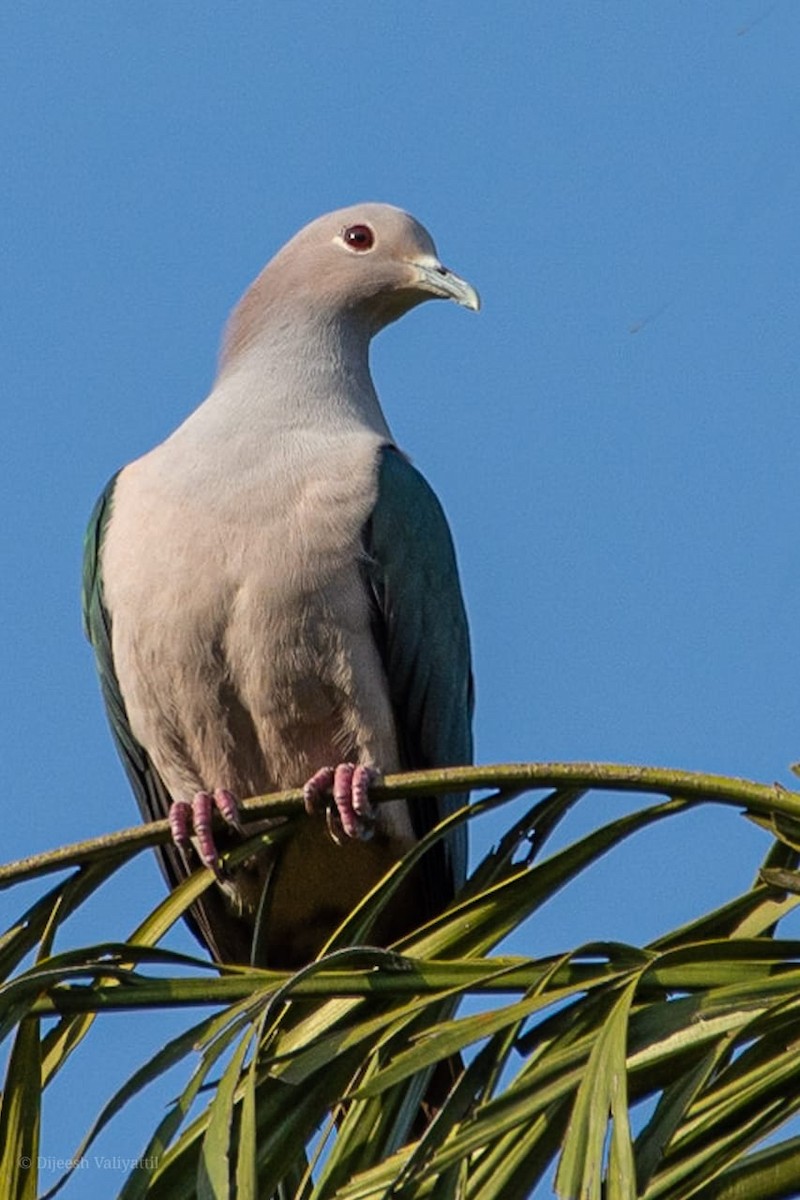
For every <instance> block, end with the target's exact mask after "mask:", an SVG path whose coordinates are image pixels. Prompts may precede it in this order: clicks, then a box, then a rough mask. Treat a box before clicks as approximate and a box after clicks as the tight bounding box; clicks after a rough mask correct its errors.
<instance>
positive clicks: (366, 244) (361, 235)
mask: <svg viewBox="0 0 800 1200" xmlns="http://www.w3.org/2000/svg"><path fill="white" fill-rule="evenodd" d="M342 237H343V238H344V244H345V245H346V246H349V247H350V249H351V250H370V249H371V248H372V246H374V244H375V234H374V233H373V232H372V230H371V229H370V227H369V225H350V226H348V228H347V229H345V231H344V233H343V234H342Z"/></svg>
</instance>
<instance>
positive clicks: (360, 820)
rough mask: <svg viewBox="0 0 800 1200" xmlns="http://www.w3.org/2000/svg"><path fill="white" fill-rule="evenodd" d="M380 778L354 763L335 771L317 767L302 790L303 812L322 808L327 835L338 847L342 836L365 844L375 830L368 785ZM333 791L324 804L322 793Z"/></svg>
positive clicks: (336, 768) (370, 768)
mask: <svg viewBox="0 0 800 1200" xmlns="http://www.w3.org/2000/svg"><path fill="white" fill-rule="evenodd" d="M379 778H380V773H379V772H378V771H376V770H375V769H374V768H373V767H363V766H357V765H356V764H355V763H339V765H338V767H335V768H334V767H321V768H320V769H319V771H316V772H315V773H314V774H313V775H312V776H311V778H310V779H309V780H308V782H307V783H306V785H305V787H304V788H303V800H304V801H305V806H306V811H307V812H310V813H314V812H318V811H319V810H320V808H322V807H323V806H324V807H325V816H326V818H327V822H328V832H329V833H330V835H331V837H332V838H333V840H334V841H335V842H336V843H338V844H339V845H341V844H342V835H344V837H346V838H355V839H356V840H357V841H361V842H366V841H369V839H370V838H371V837H372V835H373V833H374V827H375V810H374V809H373V807H372V805H371V804H370V802H369V785H370V784H371V783H375V781H376V780H377V779H379ZM331 790H332V791H333V804H330V802H328V803H326V799H325V793H326V792H328V791H331Z"/></svg>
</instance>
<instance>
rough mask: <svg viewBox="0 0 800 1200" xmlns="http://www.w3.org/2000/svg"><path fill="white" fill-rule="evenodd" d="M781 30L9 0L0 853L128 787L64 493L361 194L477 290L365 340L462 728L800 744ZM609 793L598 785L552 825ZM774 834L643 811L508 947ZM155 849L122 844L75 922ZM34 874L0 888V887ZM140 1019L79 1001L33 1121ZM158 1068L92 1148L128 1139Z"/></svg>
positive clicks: (70, 832)
mask: <svg viewBox="0 0 800 1200" xmlns="http://www.w3.org/2000/svg"><path fill="white" fill-rule="evenodd" d="M799 49H800V7H797V6H795V5H793V4H790V3H787V2H786V0H783V2H779V3H774V4H770V3H766V2H765V3H759V0H746V2H741V3H740V2H738V0H710V2H708V3H705V4H703V5H698V4H697V3H695V2H694V0H671V2H670V3H669V4H663V5H653V4H650V5H644V4H642V3H640V0H595V2H592V0H584V2H583V3H570V2H565V3H562V4H558V5H554V4H545V3H540V2H539V0H504V2H501V3H499V4H497V5H494V6H487V5H484V4H477V3H474V2H473V3H468V4H464V3H463V2H458V3H456V2H454V0H444V2H441V3H439V4H436V5H430V4H424V3H421V2H419V0H409V2H407V3H404V4H397V5H392V6H388V5H385V6H378V5H373V6H366V5H363V4H356V3H352V2H350V0H344V2H341V3H332V4H329V5H317V4H312V3H309V2H308V0H294V2H292V3H288V2H284V3H281V4H276V3H273V4H267V3H261V4H257V3H242V4H236V5H233V4H225V5H219V4H210V3H207V2H200V3H198V2H197V0H193V2H192V3H188V0H171V2H170V3H169V4H163V5H162V4H156V3H154V2H153V0H149V2H148V0H140V2H139V3H132V2H131V0H127V2H123V0H117V2H116V3H114V4H108V3H99V2H96V0H92V2H83V3H81V4H79V5H33V4H32V5H7V6H4V8H3V11H2V13H0V96H1V97H2V117H0V157H1V158H2V161H3V164H4V175H5V186H4V187H3V189H2V191H0V222H1V223H2V228H3V230H4V233H5V236H4V238H3V251H2V253H3V260H4V261H3V270H2V287H3V293H4V294H3V303H2V308H1V311H0V322H1V323H2V344H3V347H4V384H5V386H4V392H5V396H6V400H5V406H4V412H5V414H6V415H5V427H6V433H5V437H4V438H3V447H2V455H3V469H2V472H1V473H0V487H2V491H3V506H4V511H5V513H6V520H5V521H4V522H3V534H2V536H3V541H4V548H3V562H4V563H5V568H4V572H3V577H4V579H3V588H2V592H1V595H2V617H3V624H2V628H3V647H4V652H3V676H4V679H5V684H4V688H3V700H2V726H1V727H2V746H3V765H4V774H5V778H6V788H7V812H8V814H9V819H8V820H7V822H6V831H5V848H4V852H3V858H4V859H13V858H16V857H20V856H22V855H24V854H27V853H31V852H33V851H36V850H40V849H45V848H47V847H50V846H52V845H56V844H60V843H63V842H71V841H75V840H78V839H80V838H84V837H90V836H92V835H94V834H98V833H101V832H104V831H106V830H109V829H114V828H119V827H123V826H126V825H129V824H132V823H133V822H134V820H135V817H136V810H135V805H134V802H133V799H132V797H131V796H130V795H129V793H128V789H127V786H126V784H125V781H124V779H123V777H122V773H121V770H120V768H119V766H118V764H117V761H116V758H115V755H114V751H113V748H112V745H111V742H110V738H109V736H108V733H107V730H106V727H105V721H104V717H103V714H102V710H101V705H100V701H99V697H98V693H97V689H96V685H95V681H94V677H93V668H92V663H91V656H90V653H89V651H88V648H87V646H86V645H85V644H84V642H83V640H82V636H81V631H80V620H79V608H78V585H79V571H80V548H81V538H82V533H83V527H84V525H85V521H86V518H87V516H88V513H89V511H90V508H91V505H92V503H93V501H94V498H95V496H96V495H97V493H98V492H99V490H100V489H101V488H102V486H103V484H104V482H105V480H106V479H107V478H108V476H109V475H110V474H111V473H112V472H113V471H114V470H115V469H116V468H117V467H118V466H119V465H121V464H122V463H124V462H126V461H128V460H129V459H131V458H132V457H135V456H136V455H137V454H139V453H142V452H143V451H145V450H146V449H148V448H149V447H151V446H152V445H153V444H154V443H156V442H158V441H160V440H161V439H162V438H163V437H164V436H165V435H166V434H167V433H168V432H170V430H171V429H173V428H174V426H175V425H176V424H178V423H179V422H180V420H181V419H182V418H183V417H184V416H185V415H186V414H187V413H188V412H189V411H190V410H191V409H192V408H193V407H194V406H195V405H196V404H197V403H199V402H200V401H201V400H202V398H203V396H204V395H205V393H206V392H207V390H208V388H209V385H210V382H211V379H212V377H213V372H214V364H215V356H216V350H217V345H218V341H219V335H220V330H221V327H222V324H223V321H224V319H225V316H226V314H227V312H228V311H229V309H230V307H231V305H232V304H233V303H234V301H235V300H236V299H237V297H238V295H239V294H240V293H241V292H242V290H243V289H244V288H245V287H246V285H247V284H248V282H249V281H250V279H251V278H252V277H253V276H254V275H255V274H256V273H257V271H258V270H259V269H260V267H261V266H262V265H263V263H264V262H265V261H266V259H267V258H268V257H270V255H271V254H272V253H273V252H274V251H275V250H276V249H277V248H278V247H279V246H280V245H281V244H282V243H283V242H284V241H285V240H286V238H287V237H289V236H290V235H291V234H292V233H293V232H295V230H296V229H297V228H299V227H300V226H301V225H303V224H304V223H305V222H306V221H307V220H309V219H311V218H312V217H314V216H316V215H318V214H319V213H321V212H324V211H327V210H329V209H331V208H336V207H338V206H340V205H343V204H348V203H352V202H355V201H358V200H361V199H370V200H372V199H375V200H386V201H389V202H391V203H395V204H399V205H401V206H402V207H405V208H407V209H409V210H410V211H412V212H413V213H414V214H415V215H416V216H418V217H419V218H420V219H421V220H422V221H423V222H424V223H425V224H426V225H427V226H428V228H429V229H430V230H431V232H432V234H433V236H434V238H435V239H436V241H437V243H438V247H439V250H440V252H441V254H442V257H443V259H444V261H445V262H447V263H448V264H449V265H451V266H452V267H453V268H454V269H455V270H457V271H458V272H459V273H461V274H463V275H465V276H466V277H467V278H469V279H470V280H471V281H472V282H473V283H474V284H475V285H476V286H477V287H478V288H479V290H480V291H481V294H482V297H483V302H484V309H483V311H482V312H481V313H480V314H479V316H478V317H475V316H473V315H471V314H468V313H465V312H463V311H460V310H457V309H456V308H455V307H454V306H451V305H426V306H424V307H423V308H421V309H418V310H416V311H415V312H414V313H412V314H411V315H410V316H409V317H408V318H406V319H405V320H404V321H403V322H402V323H401V324H399V325H396V326H394V327H392V328H391V329H390V330H389V331H388V332H386V333H385V334H383V335H382V336H381V338H380V339H379V340H378V342H377V343H376V345H375V348H374V356H373V357H374V374H375V377H376V380H377V383H378V387H379V391H380V393H381V395H382V397H383V400H384V407H385V409H386V412H387V415H388V418H389V421H390V424H391V426H392V428H393V430H394V432H395V434H396V436H397V439H398V441H399V442H400V443H401V445H403V447H404V448H405V449H406V450H408V451H409V453H410V454H411V455H412V457H413V458H414V460H415V462H416V463H417V465H418V466H420V467H421V468H422V470H423V471H424V472H425V474H426V475H427V476H428V478H429V479H430V481H431V482H432V483H433V485H434V487H435V488H436V490H437V491H438V493H439V495H440V497H441V498H442V501H443V503H444V505H445V508H446V510H447V513H448V515H449V517H450V521H451V524H452V527H453V532H454V536H455V539H456V543H457V547H458V552H459V559H460V563H461V569H462V575H463V583H464V589H465V592H466V596H467V601H468V608H469V614H470V620H471V626H472V632H473V641H474V653H475V670H476V677H477V685H478V711H477V721H476V729H477V751H478V758H479V761H481V762H494V761H506V760H520V759H526V760H528V759H554V760H555V759H603V760H616V761H622V762H642V763H655V764H662V765H671V766H676V767H686V768H698V769H706V770H713V771H720V772H724V773H727V774H741V775H746V776H750V777H753V778H757V779H762V780H765V781H770V780H772V779H778V780H781V781H782V782H783V783H785V784H786V785H788V786H791V783H792V776H791V775H790V773H789V771H788V765H789V763H790V762H792V761H793V760H794V759H796V758H800V722H799V721H798V703H797V692H798V682H797V681H798V679H800V652H799V650H798V636H797V619H796V609H797V605H796V596H797V594H798V590H799V589H800V566H799V565H798V555H797V533H796V526H797V507H798V501H797V494H798V492H797V462H798V456H799V455H798V452H799V451H800V422H799V421H798V414H797V378H798V366H799V365H800V363H799V362H798V359H799V358H800V348H799V347H800V340H799V339H798V336H797V330H798V317H800V284H799V283H798V280H800V221H798V211H797V196H798V192H799V191H800V154H798V121H797V111H798V73H797V61H798V50H799ZM618 810H619V806H618V802H617V801H616V800H614V799H612V798H606V799H601V798H595V799H592V800H590V801H588V803H587V805H586V806H585V807H584V810H583V813H582V814H579V815H578V817H576V818H575V822H576V823H575V824H574V826H573V832H574V831H575V830H577V829H580V828H586V827H587V824H588V823H591V822H593V821H596V820H599V819H600V817H601V815H602V814H605V813H606V812H607V813H609V814H611V813H616V812H617V811H618ZM491 835H492V829H491V828H489V829H488V830H483V831H479V834H478V837H477V841H478V843H479V844H480V845H483V846H485V845H486V844H487V842H488V840H489V839H490V838H491ZM766 846H767V842H766V839H765V837H764V835H763V834H761V833H760V832H759V831H757V830H755V829H753V828H751V827H750V826H749V825H748V824H747V823H746V822H745V821H743V820H742V819H741V818H739V817H738V816H737V815H736V814H734V813H733V812H731V811H725V812H722V813H720V812H703V813H697V814H694V815H692V816H691V817H684V818H682V819H681V820H678V821H674V822H673V823H672V824H671V825H669V826H664V825H660V826H659V827H658V828H657V829H656V830H652V831H650V832H649V833H647V834H645V835H642V836H641V837H640V838H639V839H638V841H637V842H636V844H635V846H633V847H632V848H631V850H630V851H628V852H627V853H621V854H619V853H618V854H616V855H613V856H611V857H610V858H609V859H608V860H607V861H606V862H604V863H603V864H601V865H600V867H599V868H598V869H597V870H596V871H595V872H594V873H593V874H592V875H591V876H589V877H588V878H587V881H586V882H585V883H581V884H580V885H578V886H576V887H574V888H573V889H570V890H569V891H568V892H567V893H565V895H564V897H563V899H562V900H561V901H560V903H559V904H557V905H554V906H553V908H552V910H548V911H546V912H545V913H543V914H541V915H540V916H539V917H538V918H537V921H536V922H535V923H534V925H533V926H532V927H531V929H530V930H529V931H528V933H527V934H526V942H525V947H524V948H525V949H526V950H527V951H528V952H530V953H534V954H537V953H543V952H546V951H549V950H552V949H554V948H559V949H566V948H568V947H571V946H574V945H578V944H580V943H581V942H582V941H585V940H587V939H589V938H600V937H603V938H606V937H614V938H619V939H624V940H630V941H634V942H641V941H644V940H646V939H648V938H650V937H653V936H655V935H656V934H657V933H658V932H660V931H661V930H662V929H664V928H667V927H669V926H671V925H675V924H678V923H679V922H680V921H682V920H685V919H688V918H689V917H690V916H692V915H694V914H697V913H699V912H700V911H703V910H704V909H705V908H707V907H709V906H710V905H712V904H713V903H716V902H718V901H721V900H723V899H724V898H726V897H728V896H730V895H733V894H734V893H735V892H736V891H738V890H741V889H742V888H743V887H745V886H747V884H748V883H749V881H750V879H751V877H752V875H753V873H754V871H755V869H756V867H757V864H758V861H759V859H760V857H761V856H762V854H763V853H764V851H765V849H766ZM160 889H161V880H160V876H159V875H158V873H157V870H156V868H155V866H154V863H153V862H151V861H150V860H142V862H141V863H139V864H137V865H136V866H135V867H134V868H132V869H131V870H130V871H129V872H128V874H127V876H126V877H125V881H124V882H123V884H121V885H120V886H119V887H117V889H116V890H115V891H114V892H113V894H111V898H110V899H109V901H107V903H106V904H105V905H103V906H102V908H101V911H97V909H95V910H93V911H91V912H87V914H86V915H85V916H81V917H80V919H79V920H78V921H76V922H75V938H76V940H80V939H85V940H89V939H91V940H96V939H98V938H100V937H103V936H107V935H108V936H112V935H115V934H118V933H119V932H121V931H124V930H127V929H129V928H132V927H133V925H134V924H135V922H136V919H137V916H138V914H140V913H141V912H142V911H143V910H144V909H145V908H146V907H147V906H152V905H153V904H154V903H155V902H156V900H157V899H158V897H159V895H160ZM19 906H20V905H19V899H18V898H17V897H15V896H11V897H9V896H8V895H7V894H0V913H1V914H2V915H4V916H5V917H6V923H7V922H8V920H10V919H11V917H12V915H13V914H14V913H15V912H17V911H18V909H19ZM175 944H178V945H184V946H186V948H188V947H189V945H190V943H189V941H188V938H187V939H186V940H185V941H184V940H182V939H181V938H177V939H176V942H175ZM163 1028H164V1030H172V1029H174V1028H176V1023H175V1019H174V1018H173V1017H170V1018H165V1019H164V1024H163ZM157 1041H158V1038H157V1037H156V1038H155V1039H154V1038H153V1031H152V1030H149V1031H148V1030H147V1029H146V1028H145V1026H144V1023H143V1022H141V1021H137V1020H134V1019H133V1018H130V1017H118V1018H108V1019H107V1020H106V1021H105V1022H104V1023H102V1027H100V1028H98V1030H97V1031H96V1036H95V1038H94V1039H93V1041H92V1045H90V1046H87V1047H86V1048H85V1049H84V1051H83V1052H82V1054H81V1057H80V1060H79V1061H78V1060H76V1061H75V1063H74V1065H73V1066H72V1069H71V1071H70V1072H68V1075H69V1078H68V1079H65V1081H64V1083H63V1084H59V1089H60V1090H56V1091H55V1093H54V1098H53V1100H52V1102H51V1103H50V1105H49V1108H48V1113H47V1121H48V1125H47V1128H46V1143H45V1148H46V1151H47V1153H50V1154H52V1155H54V1156H57V1157H64V1156H67V1155H69V1154H70V1152H71V1150H72V1149H73V1147H74V1145H75V1143H76V1141H77V1139H78V1137H79V1135H80V1133H81V1132H82V1130H83V1128H84V1127H85V1125H86V1124H87V1122H88V1120H89V1119H90V1118H91V1116H92V1115H93V1113H94V1112H95V1110H96V1109H97V1107H98V1106H99V1103H100V1101H101V1099H102V1098H103V1097H105V1096H106V1095H108V1093H109V1091H110V1089H111V1087H112V1086H113V1085H114V1083H115V1082H118V1081H119V1080H120V1079H121V1078H123V1077H124V1074H125V1072H126V1071H128V1072H129V1071H130V1070H131V1069H132V1067H133V1065H136V1064H138V1063H139V1062H140V1061H142V1060H143V1059H144V1058H146V1057H147V1055H148V1054H149V1053H150V1052H151V1050H152V1047H153V1045H154V1044H157ZM76 1080H77V1081H78V1086H76ZM170 1094H171V1092H170V1091H168V1090H167V1091H165V1092H163V1093H162V1095H161V1098H160V1099H159V1098H156V1099H153V1098H149V1099H147V1100H146V1101H144V1102H142V1103H141V1104H140V1105H139V1106H138V1108H134V1109H132V1111H131V1113H130V1114H126V1115H125V1116H124V1117H123V1118H122V1119H121V1120H120V1121H119V1122H118V1123H117V1124H116V1125H115V1126H114V1128H113V1129H112V1130H111V1131H110V1132H109V1133H108V1135H107V1136H106V1137H105V1138H104V1140H103V1143H102V1150H103V1151H104V1152H105V1153H107V1154H111V1155H113V1154H117V1155H130V1154H131V1153H133V1154H135V1153H136V1152H137V1150H138V1148H139V1146H140V1144H141V1141H142V1139H143V1137H144V1132H145V1130H147V1129H149V1128H151V1127H152V1125H153V1123H154V1122H155V1120H156V1119H157V1117H158V1114H160V1112H161V1111H162V1110H161V1108H160V1105H161V1104H162V1103H163V1101H164V1099H165V1098H166V1097H167V1096H168V1095H170ZM80 1175H81V1173H80V1172H79V1176H80ZM45 1180H46V1181H49V1182H52V1178H50V1179H48V1177H47V1174H46V1173H45ZM121 1182H122V1180H121V1179H119V1180H117V1179H116V1178H101V1177H100V1176H99V1175H97V1174H95V1177H93V1178H92V1179H88V1178H87V1177H86V1175H85V1174H83V1177H81V1178H77V1179H76V1180H75V1181H74V1182H73V1184H71V1185H70V1187H69V1188H68V1189H67V1191H66V1192H65V1193H64V1195H65V1196H67V1197H79V1196H85V1195H90V1194H98V1195H101V1194H102V1195H105V1194H110V1193H111V1192H112V1191H113V1190H114V1188H115V1187H117V1186H119V1185H120V1184H121Z"/></svg>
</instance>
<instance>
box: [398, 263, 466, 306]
mask: <svg viewBox="0 0 800 1200" xmlns="http://www.w3.org/2000/svg"><path fill="white" fill-rule="evenodd" d="M413 266H414V270H415V271H416V272H417V279H416V283H417V287H418V288H420V289H421V290H422V291H425V292H431V293H432V294H433V295H434V296H440V297H441V298H442V299H443V300H455V302H456V304H460V305H462V306H463V307H464V308H471V309H472V311H473V312H477V311H478V309H479V308H480V306H481V298H480V296H479V295H478V293H477V292H476V291H475V288H474V287H473V286H472V284H471V283H467V281H466V279H462V278H461V276H460V275H456V274H455V272H453V271H450V270H449V269H448V268H447V267H443V266H442V264H441V263H440V262H439V260H438V259H435V258H431V259H430V260H429V261H427V262H426V261H420V260H419V259H417V260H416V262H414V264H413Z"/></svg>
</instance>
